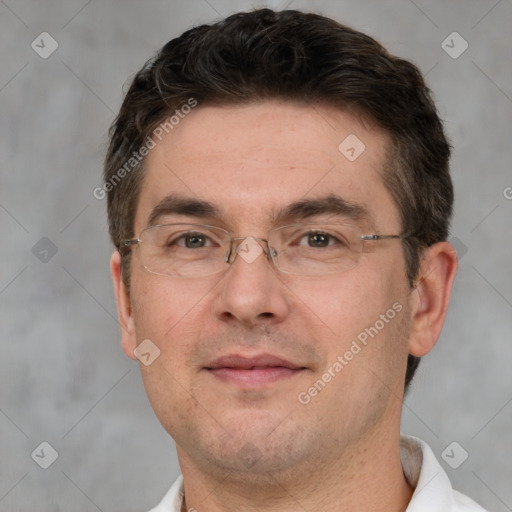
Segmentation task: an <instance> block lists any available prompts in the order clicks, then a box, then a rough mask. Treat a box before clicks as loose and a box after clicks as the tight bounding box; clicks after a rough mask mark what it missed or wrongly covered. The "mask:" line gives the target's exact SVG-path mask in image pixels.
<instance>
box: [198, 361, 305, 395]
mask: <svg viewBox="0 0 512 512" xmlns="http://www.w3.org/2000/svg"><path fill="white" fill-rule="evenodd" d="M205 369H206V370H207V371H208V372H209V373H211V374H212V375H213V376H214V377H216V378H218V379H220V380H222V381H224V382H227V383H231V384H237V385H239V386H241V387H244V388H254V387H260V386H265V385H267V384H271V383H274V382H277V381H281V380H283V379H289V378H291V377H293V376H296V375H299V374H301V373H303V372H304V371H305V370H307V368H306V367H304V366H300V365H298V364H295V363H292V362H291V361H288V360H286V359H283V358H280V357H277V356H273V355H271V354H260V355H257V356H252V357H246V356H242V355H240V354H230V355H227V356H223V357H220V358H218V359H215V360H214V361H212V362H211V363H209V364H208V365H207V366H206V367H205Z"/></svg>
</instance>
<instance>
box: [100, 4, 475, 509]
mask: <svg viewBox="0 0 512 512" xmlns="http://www.w3.org/2000/svg"><path fill="white" fill-rule="evenodd" d="M110 135H111V142H110V147H109V151H108V154H107V157H106V163H105V181H106V183H105V186H104V188H105V191H106V192H108V215H109V223H110V234H111V237H112V240H113V242H114V244H115V246H116V249H117V250H116V251H115V252H114V254H113V256H112V260H111V270H112V275H113V280H114V285H115V292H116V298H117V303H118V309H119V317H120V323H121V326H122V346H123V349H124V351H125V352H126V354H127V355H128V356H129V357H132V358H138V359H139V360H140V361H141V372H142V376H143V380H144V385H145V388H146V391H147V394H148V397H149V400H150V402H151V405H152V407H153V409H154V410H155V413H156V415H157V416H158V418H159V420H160V422H161V423H162V425H163V426H164V428H165V429H166V430H167V431H168V432H169V434H170V435H171V436H172V437H173V438H174V440H175V442H176V447H177V453H178V458H179V463H180V467H181V470H182V474H183V476H182V477H180V478H179V479H178V481H177V482H176V483H175V484H174V485H173V486H172V488H171V489H170V491H169V492H168V494H167V495H166V496H165V497H164V499H163V501H162V502H161V503H160V505H158V506H157V507H156V508H155V509H153V510H154V511H159V512H160V511H172V512H179V511H185V510H189V511H194V510H197V511H199V512H201V511H205V512H216V511H240V510H243V511H257V510H258V511H260V510H267V511H282V512H289V511H303V510H311V511H342V510H343V511H345V510H355V511H370V510H371V511H377V510H379V511H380V510H381V511H387V512H390V511H397V512H398V511H404V510H407V511H409V512H419V511H426V510H428V511H429V512H436V511H443V512H447V511H457V512H462V511H478V510H482V509H481V508H480V507H479V506H478V505H477V504H475V503H474V502H473V501H471V500H470V499H469V498H467V497H465V496H463V495H461V494H459V493H458V492H456V491H454V490H452V488H451V485H450V483H449V481H448V478H447V476H446V474H445V473H444V471H443V469H442V468H441V466H440V465H439V463H438V462H437V461H436V460H435V457H434V455H433V454H432V452H431V450H430V449H429V448H428V446H426V445H425V444H424V443H423V442H421V441H420V440H418V439H415V438H411V437H407V436H402V437H400V432H399V429H400V414H401V406H402V401H403V397H404V393H405V390H406V388H407V385H408V384H409V382H410V380H411V379H412V377H413V374H414V370H415V369H416V367H417V365H418V362H419V358H420V357H421V356H423V355H425V354H427V353H428V352H429V351H430V350H431V349H432V347H433V346H434V344H435V343H436V341H437V339H438V337H439V334H440V331H441V328H442V325H443V322H444V319H445V315H446V311H447V307H448V302H449V298H450V292H451V287H452V283H453V280H454V277H455V274H456V270H457V258H456V255H455V252H454V250H453V248H452V246H451V245H450V244H449V243H448V242H447V241H446V239H447V236H448V227H449V222H450V217H451V214H452V202H453V192H452V184H451V180H450V176H449V172H448V159H449V153H450V148H449V145H448V143H447V141H446V138H445V136H444V133H443V129H442V125H441V122H440V120H439V118H438V116H437V113H436V109H435V107H434V105H433V103H432V100H431V98H430V95H429V91H428V89H427V88H426V86H425V84H424V81H423V79H422V77H421V74H420V73H419V71H418V69H417V68H416V67H415V66H413V65H412V64H411V63H409V62H406V61H404V60H401V59H398V58H396V57H394V56H391V55H390V54H388V53H387V52H386V50H385V49H384V48H382V47H381V46H380V45H379V44H378V43H377V42H375V41H374V40H373V39H371V38H370V37H368V36H366V35H364V34H361V33H359V32H356V31H354V30H352V29H350V28H347V27H345V26H342V25H339V24H338V23H336V22H335V21H333V20H330V19H327V18H324V17H322V16H319V15H315V14H306V13H301V12H297V11H282V12H274V11H271V10H269V9H261V10H257V11H254V12H251V13H239V14H236V15H233V16H231V17H229V18H227V19H225V20H223V21H221V22H219V23H217V24H214V25H211V26H206V25H203V26H200V27H197V28H195V29H192V30H190V31H188V32H185V33H184V34H183V35H182V36H181V37H179V38H177V39H174V40H172V41H170V42H169V43H168V44H166V45H165V46H164V47H163V48H162V50H161V51H160V52H159V53H158V55H157V56H156V57H155V58H154V59H152V60H150V61H149V62H148V63H146V65H145V66H144V67H143V69H142V70H141V71H140V72H139V73H138V74H137V75H136V76H135V78H134V80H133V82H132V84H131V87H130V89H129V91H128V93H127V95H126V98H125V100H124V103H123V105H122V107H121V111H120V113H119V115H118V117H117V119H116V121H115V123H114V124H113V126H112V128H111V132H110Z"/></svg>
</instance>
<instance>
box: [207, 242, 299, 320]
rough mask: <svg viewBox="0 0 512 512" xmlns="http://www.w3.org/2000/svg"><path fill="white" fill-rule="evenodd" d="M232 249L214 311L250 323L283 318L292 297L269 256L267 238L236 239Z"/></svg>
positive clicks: (219, 316) (220, 315)
mask: <svg viewBox="0 0 512 512" xmlns="http://www.w3.org/2000/svg"><path fill="white" fill-rule="evenodd" d="M263 247H264V248H263ZM233 251H234V254H232V255H231V258H230V260H231V261H232V263H231V266H230V268H229V269H228V270H227V271H226V273H225V274H224V275H223V277H222V282H221V283H219V286H218V288H217V289H218V293H217V296H216V297H215V300H214V301H213V308H214V313H215V315H216V316H217V317H218V318H219V319H221V320H222V321H225V322H231V323H240V324H243V325H244V326H249V327H250V326H255V325H263V324H266V325H269V324H275V323H279V322H282V321H283V320H284V319H285V318H286V316H287V315H288V314H289V311H290V301H289V297H288V296H287V288H286V286H285V285H284V284H283V282H282V281H281V279H279V277H278V275H277V272H276V269H275V268H273V263H272V261H271V260H270V259H269V258H267V253H266V251H267V244H266V241H264V240H262V239H257V238H254V237H246V238H243V239H237V244H235V246H234V248H233Z"/></svg>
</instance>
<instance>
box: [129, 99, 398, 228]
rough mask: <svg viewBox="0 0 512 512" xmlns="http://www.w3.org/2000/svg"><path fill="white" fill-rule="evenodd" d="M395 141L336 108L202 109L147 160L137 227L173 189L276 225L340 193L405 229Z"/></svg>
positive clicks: (237, 218)
mask: <svg viewBox="0 0 512 512" xmlns="http://www.w3.org/2000/svg"><path fill="white" fill-rule="evenodd" d="M387 144H388V142H387V137H386V136H385V134H383V133H382V132H381V131H379V130H376V129H375V128H373V127H371V126H368V125H365V124H364V123H363V122H362V121H361V120H360V119H358V118H356V117H355V116H353V115H352V114H350V113H348V112H346V111H341V110H338V109H333V108H332V107H331V108H328V107H325V106H319V105H315V106H311V105H298V104H291V103H281V102H277V101H272V102H265V103H257V104H253V105H249V106H222V107H217V106H204V107H196V108H195V109H193V110H192V112H191V113H189V114H188V115H187V116H186V117H184V118H183V119H182V120H180V123H179V124H178V125H176V126H175V127H174V128H173V129H172V130H171V131H170V132H169V133H168V134H166V135H165V136H164V137H163V138H162V140H161V141H158V140H156V146H155V147H154V148H153V149H152V150H151V151H150V153H149V154H148V156H147V157H146V162H145V176H144V180H143V182H142V187H141V191H140V195H139V201H138V206H137V214H136V221H135V230H136V232H137V231H138V230H140V229H142V228H143V227H145V223H146V222H147V220H148V219H149V217H150V216H151V212H152V210H153V209H154V207H155V206H156V205H157V204H158V203H159V202H161V201H162V199H163V198H165V197H166V196H168V195H171V194H177V195H179V196H180V197H189V198H191V199H196V200H201V201H207V202H209V203H211V204H214V205H215V206H216V207H217V210H218V211H219V212H221V214H222V218H223V220H225V221H226V222H228V223H233V224H234V225H233V226H229V227H234V228H237V227H240V225H241V224H243V225H244V227H245V226H249V225H251V226H255V227H256V226H265V228H268V227H272V226H269V225H268V224H269V223H270V222H271V218H272V212H275V211H276V210H281V209H283V208H284V207H286V205H287V204H290V203H292V202H296V201H298V200H300V199H304V198H311V199H314V198H318V197H326V196H328V195H332V194H334V195H337V196H339V197H341V198H343V199H344V200H346V201H349V202H354V203H358V204H361V205H363V206H364V207H365V208H366V209H367V210H368V211H369V212H370V214H371V216H372V217H373V218H376V217H378V218H379V221H378V223H379V224H381V223H382V224H383V225H386V226H388V225H389V224H392V225H393V226H398V225H399V224H398V214H397V209H396V207H395V205H394V204H393V201H392V200H391V197H390V196H389V194H388V192H387V191H386V189H385V187H384V184H383V181H382V176H381V175H382V172H383V169H384V165H385V162H386V149H387Z"/></svg>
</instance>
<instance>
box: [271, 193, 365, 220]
mask: <svg viewBox="0 0 512 512" xmlns="http://www.w3.org/2000/svg"><path fill="white" fill-rule="evenodd" d="M326 214H331V215H334V216H338V217H343V218H344V219H345V220H352V221H359V222H361V221H369V222H372V223H373V218H372V216H371V215H370V212H369V211H368V209H367V208H366V207H365V206H364V205H363V204H361V203H356V202H353V201H347V200H346V199H343V198H342V197H340V196H337V195H335V194H330V195H328V196H326V197H320V198H316V199H303V200H301V201H295V202H293V203H291V204H290V205H288V206H286V207H285V208H283V209H281V210H279V211H278V212H277V213H276V214H275V215H274V219H275V220H276V221H279V222H282V221H285V220H295V219H297V220H302V219H307V218H309V217H314V216H317V215H326Z"/></svg>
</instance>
